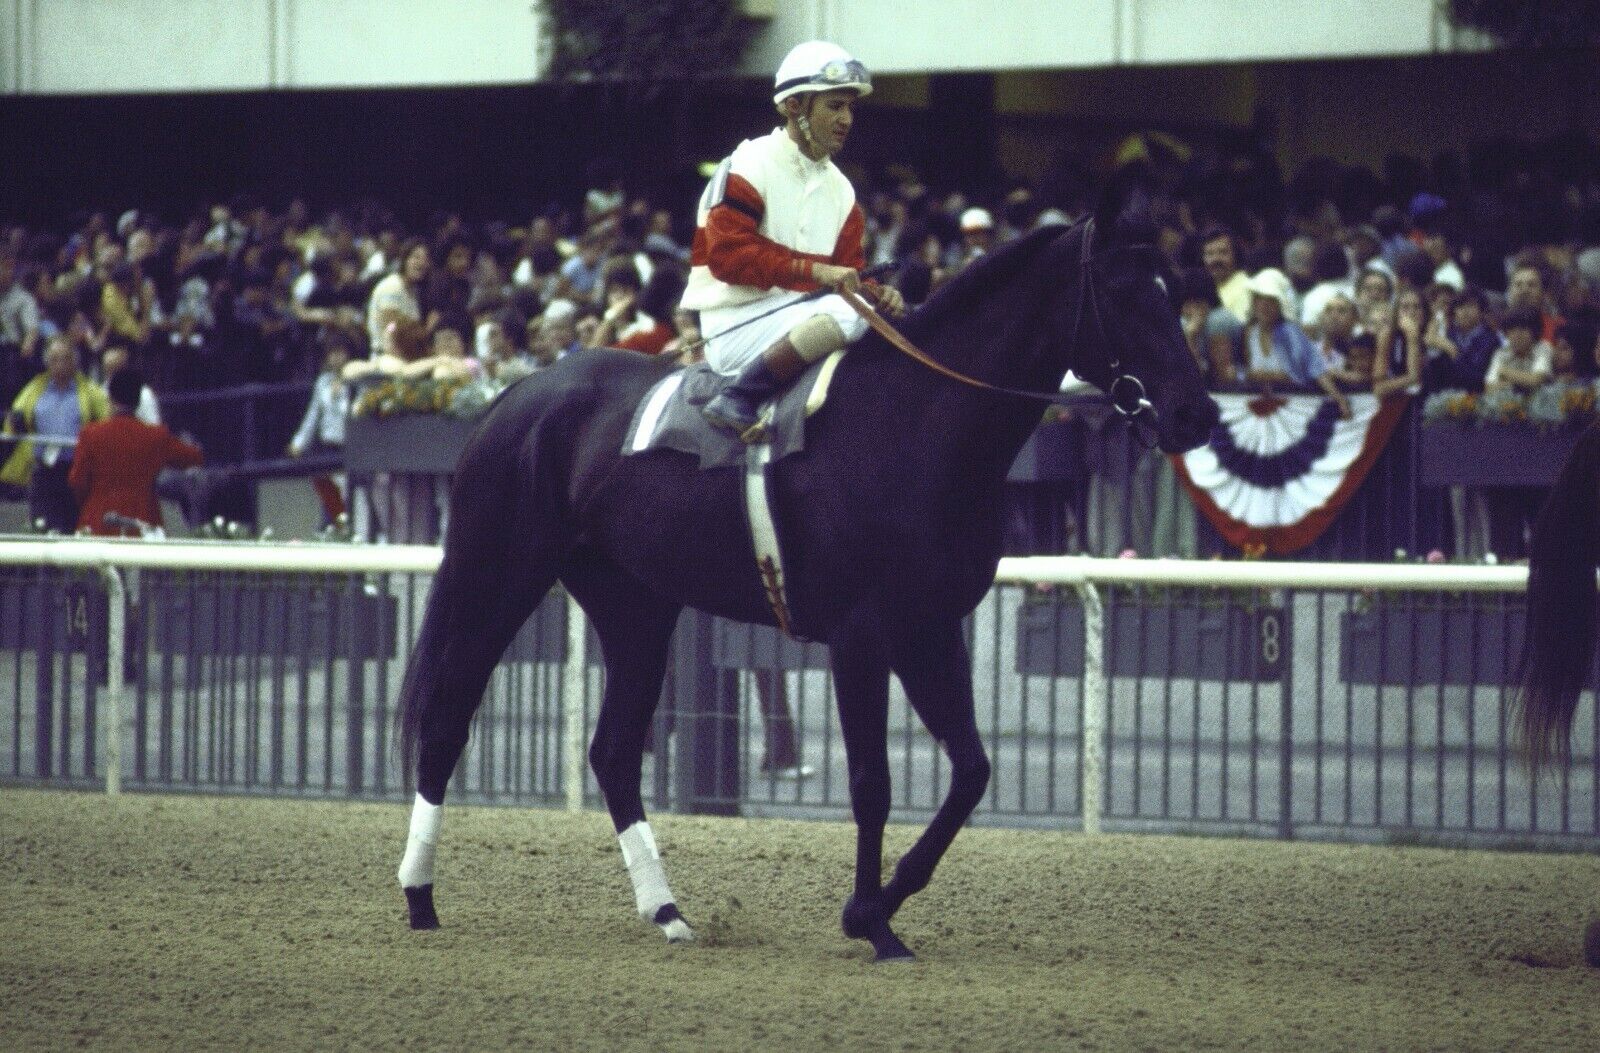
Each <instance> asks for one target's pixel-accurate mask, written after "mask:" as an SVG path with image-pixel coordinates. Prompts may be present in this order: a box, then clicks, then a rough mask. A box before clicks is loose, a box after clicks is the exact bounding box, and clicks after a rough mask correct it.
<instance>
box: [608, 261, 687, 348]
mask: <svg viewBox="0 0 1600 1053" xmlns="http://www.w3.org/2000/svg"><path fill="white" fill-rule="evenodd" d="M602 285H603V288H604V294H603V302H604V304H605V313H604V314H602V315H601V316H600V324H599V325H598V326H596V327H595V331H594V335H593V336H592V337H591V338H590V339H589V340H588V341H587V346H589V347H620V348H626V349H627V350H630V351H641V352H643V353H644V354H647V355H653V354H656V353H657V352H659V351H660V350H661V349H662V348H663V347H665V346H666V344H667V341H668V340H671V339H672V332H671V330H669V329H668V328H667V327H666V326H664V325H662V324H660V323H659V322H657V321H656V320H655V319H654V318H652V317H650V316H649V315H647V314H645V313H644V312H643V311H642V310H640V309H639V298H640V294H641V293H643V291H644V283H643V282H641V281H640V280H639V271H638V268H636V267H635V266H634V265H633V261H632V260H631V259H628V258H627V257H625V256H618V257H616V258H614V259H612V260H611V261H610V262H608V263H607V264H606V266H605V277H604V278H603V279H602Z"/></svg>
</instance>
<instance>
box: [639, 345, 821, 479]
mask: <svg viewBox="0 0 1600 1053" xmlns="http://www.w3.org/2000/svg"><path fill="white" fill-rule="evenodd" d="M843 354H844V352H842V351H835V352H834V353H833V354H831V355H829V356H828V357H827V358H825V359H823V360H822V361H820V362H817V363H815V364H813V365H810V366H807V367H806V370H805V372H803V373H801V374H800V376H799V377H797V378H796V379H795V382H794V383H793V384H791V385H789V387H788V388H787V389H786V390H785V391H784V392H783V393H782V394H780V395H779V396H778V398H777V399H776V400H775V401H773V402H770V403H768V404H767V405H766V406H765V407H763V411H762V412H763V417H764V419H766V420H767V432H766V438H765V440H764V441H763V443H762V445H764V446H766V447H767V450H766V457H764V460H768V461H776V460H779V459H780V458H783V457H787V456H789V454H791V453H797V452H799V451H800V450H803V449H804V448H805V439H806V427H805V425H806V418H807V417H809V416H811V415H812V414H813V413H815V412H816V411H817V410H818V409H820V408H821V407H822V404H823V401H824V400H825V399H826V398H827V397H828V385H829V383H830V382H831V381H832V379H833V374H834V370H835V369H837V368H838V364H839V359H840V358H841V357H842V356H843ZM733 379H734V378H733V377H730V376H724V375H722V374H721V373H718V372H717V371H716V370H714V369H712V368H711V367H710V366H708V365H706V364H705V363H704V362H700V363H697V364H695V365H692V366H687V367H685V368H683V369H680V370H677V371H676V372H673V373H670V374H668V375H667V376H666V377H665V378H663V379H662V380H660V381H657V382H656V384H655V386H653V387H652V388H651V389H650V390H649V391H647V392H646V393H645V396H644V398H642V399H641V400H639V405H638V407H637V408H636V409H635V410H634V411H633V420H632V422H631V423H630V424H629V425H628V431H627V433H626V435H624V437H623V440H622V452H623V454H624V455H627V454H633V453H642V452H643V451H645V450H678V451H679V452H681V453H689V454H694V455H695V456H697V457H699V458H700V467H701V468H702V469H705V468H729V467H735V466H739V467H742V466H744V465H745V454H746V448H745V444H744V443H743V442H740V441H739V437H738V436H737V435H735V434H733V433H732V432H730V431H726V430H724V429H722V428H717V427H713V426H712V425H711V423H710V422H709V421H707V420H706V419H705V417H704V415H702V413H701V412H700V411H701V410H702V409H703V408H704V407H705V404H706V403H708V402H710V401H711V400H712V399H714V398H716V396H717V394H718V392H720V391H721V390H722V389H723V388H724V387H726V386H728V385H729V384H731V383H733Z"/></svg>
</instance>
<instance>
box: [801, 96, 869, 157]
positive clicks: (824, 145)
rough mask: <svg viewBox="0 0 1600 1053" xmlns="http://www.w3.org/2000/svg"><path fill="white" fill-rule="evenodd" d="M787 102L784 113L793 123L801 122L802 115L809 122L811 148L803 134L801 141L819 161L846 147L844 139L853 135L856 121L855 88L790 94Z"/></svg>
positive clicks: (808, 151) (803, 146)
mask: <svg viewBox="0 0 1600 1053" xmlns="http://www.w3.org/2000/svg"><path fill="white" fill-rule="evenodd" d="M784 101H785V102H786V103H787V104H788V106H787V107H786V110H785V112H786V113H787V114H788V117H789V123H790V125H796V124H798V123H799V121H800V119H801V118H805V119H806V120H808V121H809V122H810V125H811V135H810V140H811V144H810V147H809V148H806V147H807V144H806V142H805V137H804V135H803V134H802V136H801V137H800V140H799V141H800V143H801V146H802V148H805V149H806V152H807V153H808V154H811V155H812V156H813V157H815V158H817V159H818V160H820V159H821V158H823V157H832V156H833V155H834V154H836V153H838V152H839V151H840V150H842V149H844V141H845V140H846V139H848V138H849V137H850V126H851V124H852V123H854V121H855V105H856V93H855V92H854V91H853V90H851V89H849V88H840V89H838V90H837V91H824V92H810V93H805V94H801V95H795V96H790V98H789V99H786V100H784ZM802 133H803V130H802Z"/></svg>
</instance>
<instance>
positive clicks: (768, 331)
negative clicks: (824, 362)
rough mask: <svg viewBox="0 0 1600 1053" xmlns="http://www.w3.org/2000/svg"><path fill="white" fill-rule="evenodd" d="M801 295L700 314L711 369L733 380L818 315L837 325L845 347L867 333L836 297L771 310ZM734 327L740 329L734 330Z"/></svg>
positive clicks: (864, 324)
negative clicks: (751, 320) (747, 321)
mask: <svg viewBox="0 0 1600 1053" xmlns="http://www.w3.org/2000/svg"><path fill="white" fill-rule="evenodd" d="M802 295H804V294H802V293H791V292H785V293H783V294H782V295H781V296H766V297H762V298H761V299H759V300H756V301H755V302H754V303H744V304H740V305H739V306H737V307H719V308H715V309H713V310H709V311H702V312H700V331H701V332H702V333H706V334H707V340H706V361H707V362H708V363H710V364H711V368H712V369H714V370H716V371H717V372H718V373H722V374H725V375H728V376H732V375H733V374H735V373H737V372H739V370H741V369H743V368H744V367H745V366H747V365H749V364H750V363H751V362H754V361H755V360H756V358H757V357H758V356H759V355H760V354H761V352H763V351H765V350H766V349H767V348H769V347H771V346H772V345H773V344H776V343H777V342H778V341H779V340H781V339H783V338H784V337H786V336H788V335H789V333H790V331H791V330H793V329H794V327H795V326H797V325H799V324H800V323H801V322H803V321H805V320H806V319H807V318H812V317H814V316H816V315H819V314H825V315H829V316H830V317H832V318H833V320H834V321H835V322H838V323H839V328H840V329H842V330H844V338H845V340H846V341H847V342H848V343H852V344H853V343H855V342H856V341H857V340H860V339H861V337H862V336H863V335H864V334H865V333H866V331H867V320H866V319H865V318H862V317H861V316H860V315H859V314H857V313H856V311H855V308H853V307H851V306H850V305H849V304H847V303H845V302H844V297H842V296H839V295H837V294H831V295H828V296H823V297H821V298H819V299H816V300H806V301H804V302H799V303H790V304H789V306H787V307H784V308H781V309H778V310H774V308H776V307H778V305H779V304H781V303H783V301H784V300H785V299H789V300H799V298H800V297H801V296H802ZM767 311H772V313H771V314H769V315H767V316H766V317H765V318H762V319H761V320H760V321H758V322H751V323H750V324H749V325H740V323H741V322H743V321H744V320H745V319H747V318H754V317H756V316H757V315H760V314H763V313H765V312H767ZM734 326H739V328H737V329H734V328H733V327H734ZM724 334H726V335H724Z"/></svg>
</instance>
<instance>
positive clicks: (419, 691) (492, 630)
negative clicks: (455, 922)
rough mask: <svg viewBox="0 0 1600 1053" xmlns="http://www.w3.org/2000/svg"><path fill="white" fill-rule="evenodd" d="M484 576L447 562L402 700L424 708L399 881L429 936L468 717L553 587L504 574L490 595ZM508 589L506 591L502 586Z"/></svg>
mask: <svg viewBox="0 0 1600 1053" xmlns="http://www.w3.org/2000/svg"><path fill="white" fill-rule="evenodd" d="M481 569H482V568H479V567H471V568H467V569H465V570H464V569H463V568H462V566H461V564H460V561H459V560H457V559H452V558H451V557H449V556H447V557H446V560H445V563H444V564H443V565H442V566H441V567H440V569H439V574H438V576H437V577H436V578H435V579H434V583H433V588H432V590H431V591H430V593H429V596H428V607H427V611H426V613H425V614H424V615H423V628H422V633H421V634H420V636H419V638H418V643H417V648H416V650H415V651H414V652H413V653H412V655H411V660H410V663H409V665H408V668H407V670H406V684H405V687H404V688H403V693H404V694H406V695H408V696H409V695H413V694H414V695H416V696H417V701H418V703H420V705H421V706H422V709H421V712H422V718H421V721H420V724H419V726H418V729H417V794H416V797H415V799H414V801H413V803H412V809H411V826H410V830H409V831H408V833H407V837H406V851H405V856H404V857H403V858H402V859H401V861H400V869H399V872H398V874H397V877H398V878H399V880H400V887H401V889H402V890H403V891H404V893H405V897H406V907H407V910H408V912H409V914H410V918H411V927H412V928H413V929H434V928H438V926H439V916H438V914H437V913H436V912H435V910H434V905H433V869H434V856H435V853H436V851H437V848H438V843H439V831H440V826H441V823H442V820H443V817H444V793H445V786H446V785H447V784H448V782H449V781H450V776H451V774H452V773H453V772H454V771H455V768H456V763H457V762H458V761H459V760H460V759H461V752H462V750H463V749H465V747H466V744H467V734H468V729H469V727H470V725H471V722H472V715H473V713H474V712H476V711H477V708H478V705H479V703H481V702H482V701H483V692H484V689H485V688H486V687H487V686H488V684H489V676H490V674H491V673H493V672H494V667H495V665H496V663H498V662H499V661H500V655H501V653H502V652H504V651H505V649H506V645H507V644H509V643H510V642H511V638H512V637H513V636H515V635H516V633H517V630H518V629H519V628H521V626H522V623H523V622H525V621H527V619H528V616H529V615H530V614H532V613H533V609H534V607H536V606H538V603H539V600H541V599H543V598H544V594H545V593H546V592H548V591H549V589H550V586H551V585H552V584H553V583H554V580H555V574H554V572H553V571H552V572H549V573H547V574H544V575H538V576H535V575H534V573H533V572H532V571H531V570H529V569H528V568H526V567H522V568H505V569H504V570H503V572H502V573H500V574H498V575H497V577H498V578H499V580H498V581H497V582H496V583H495V585H494V586H493V587H492V588H490V587H487V585H486V583H485V582H483V581H482V580H479V579H480V578H481V576H482V575H481ZM507 581H510V582H512V584H511V585H510V586H507V585H506V584H505V583H506V582H507Z"/></svg>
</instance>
